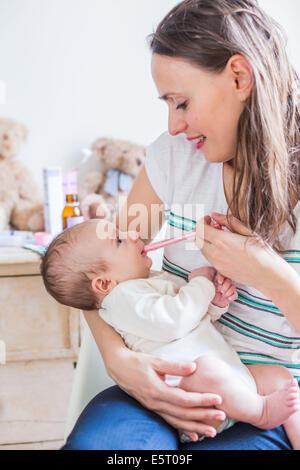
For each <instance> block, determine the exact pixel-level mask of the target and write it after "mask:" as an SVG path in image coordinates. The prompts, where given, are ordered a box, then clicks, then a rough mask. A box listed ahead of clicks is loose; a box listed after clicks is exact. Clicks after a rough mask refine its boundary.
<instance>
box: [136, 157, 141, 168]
mask: <svg viewBox="0 0 300 470" xmlns="http://www.w3.org/2000/svg"><path fill="white" fill-rule="evenodd" d="M136 163H137V164H138V166H140V165H141V164H142V160H140V159H139V158H137V159H136Z"/></svg>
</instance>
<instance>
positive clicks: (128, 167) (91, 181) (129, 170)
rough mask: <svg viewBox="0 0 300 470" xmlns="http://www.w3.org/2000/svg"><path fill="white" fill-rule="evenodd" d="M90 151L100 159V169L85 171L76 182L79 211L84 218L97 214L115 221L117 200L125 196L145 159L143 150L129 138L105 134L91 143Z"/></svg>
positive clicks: (119, 201)
mask: <svg viewBox="0 0 300 470" xmlns="http://www.w3.org/2000/svg"><path fill="white" fill-rule="evenodd" d="M92 152H93V155H94V157H95V158H96V159H97V160H98V161H99V162H100V170H99V171H91V172H90V173H88V175H87V176H86V177H85V179H84V180H83V181H82V183H81V184H80V185H79V199H80V201H81V208H82V212H83V215H84V217H85V219H87V218H90V217H94V216H95V215H96V216H98V217H105V218H107V219H109V220H114V216H115V214H116V212H118V208H119V207H118V205H119V203H122V201H123V198H126V196H127V194H128V192H129V190H130V188H131V186H132V182H133V180H134V178H135V177H136V176H137V174H138V173H139V171H140V169H141V168H142V165H143V164H144V162H145V155H146V149H145V147H143V146H141V145H137V144H134V143H132V142H129V141H125V140H117V139H109V138H105V137H104V138H101V139H98V140H96V141H95V142H94V144H93V145H92ZM120 197H122V199H120ZM95 207H96V208H97V210H96V211H94V210H93V208H95Z"/></svg>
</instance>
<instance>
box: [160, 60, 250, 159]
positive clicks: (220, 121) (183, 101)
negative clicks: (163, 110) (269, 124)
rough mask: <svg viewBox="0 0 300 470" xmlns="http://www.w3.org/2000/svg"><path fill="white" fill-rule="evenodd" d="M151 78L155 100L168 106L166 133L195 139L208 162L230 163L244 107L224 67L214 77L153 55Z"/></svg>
mask: <svg viewBox="0 0 300 470" xmlns="http://www.w3.org/2000/svg"><path fill="white" fill-rule="evenodd" d="M152 76H153V79H154V82H155V84H156V87H157V90H158V93H159V97H160V98H162V99H164V100H165V101H166V103H167V104H168V108H169V120H168V128H169V133H170V134H171V135H177V134H180V133H184V134H185V135H186V137H187V138H188V139H195V140H194V142H195V147H196V148H197V149H199V151H200V148H201V151H202V152H203V153H204V156H205V159H206V160H207V161H209V162H226V161H229V160H231V159H232V158H233V157H234V156H235V150H236V144H237V126H238V120H239V117H240V115H241V113H242V111H243V109H244V103H243V101H242V100H241V97H240V95H239V94H238V93H237V84H236V81H235V80H234V75H233V74H232V73H231V72H230V71H229V70H228V69H227V67H226V68H225V69H224V71H223V72H221V73H220V74H216V73H212V72H208V71H206V70H203V69H200V68H199V67H196V66H193V65H191V64H190V63H188V62H186V61H185V60H183V59H181V58H178V57H175V58H174V57H167V56H163V55H159V54H153V56H152ZM201 136H202V137H201ZM203 136H205V139H204V140H203ZM200 137H201V138H200ZM199 140H203V141H202V142H199Z"/></svg>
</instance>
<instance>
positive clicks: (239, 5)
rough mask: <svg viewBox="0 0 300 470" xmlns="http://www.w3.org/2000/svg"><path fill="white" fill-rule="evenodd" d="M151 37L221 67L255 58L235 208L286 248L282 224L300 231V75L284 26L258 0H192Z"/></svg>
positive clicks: (158, 47)
mask: <svg viewBox="0 0 300 470" xmlns="http://www.w3.org/2000/svg"><path fill="white" fill-rule="evenodd" d="M149 42H150V48H151V50H152V52H153V53H155V54H161V55H166V56H171V57H179V58H183V59H185V60H187V61H189V62H190V63H191V64H193V65H196V66H199V67H201V68H203V69H206V70H209V71H212V72H215V73H220V72H222V71H223V70H224V68H225V66H226V64H227V62H228V60H229V59H230V57H232V56H233V55H235V54H241V55H243V56H244V57H246V59H247V60H248V62H249V64H250V66H251V68H252V72H253V78H254V86H253V89H252V92H251V95H250V96H249V98H248V100H247V102H246V103H245V108H244V111H243V112H242V114H241V116H240V119H239V123H238V145H237V149H236V156H235V157H236V158H234V160H233V165H234V181H233V197H232V200H231V201H230V204H229V211H230V212H231V213H232V214H233V215H234V216H235V217H237V218H238V219H241V220H243V222H244V223H245V224H246V225H247V226H248V227H249V228H250V229H251V230H252V231H253V232H254V233H256V234H258V235H259V237H260V238H261V239H262V240H263V241H264V242H265V243H267V244H269V245H271V246H272V247H273V248H274V249H276V250H280V249H281V244H280V242H279V234H280V229H281V226H282V224H283V223H284V222H286V221H288V223H289V225H290V226H291V228H292V230H293V233H294V234H295V232H296V228H297V219H296V216H295V214H294V211H293V208H294V206H295V203H296V202H297V201H298V200H299V199H300V107H299V103H300V80H299V77H298V75H297V73H296V71H295V69H294V68H293V66H292V65H291V63H290V60H289V57H288V55H287V52H286V37H285V35H284V32H283V30H282V28H281V27H280V25H279V24H278V23H276V22H275V21H274V20H273V19H272V18H271V17H270V16H268V15H267V14H266V13H265V12H264V11H263V10H262V9H261V8H260V7H259V6H258V4H257V2H256V0H213V1H211V0H185V1H183V2H181V3H180V4H179V5H177V6H175V7H174V8H173V9H172V10H171V11H170V12H169V13H168V14H167V15H166V16H165V18H164V19H163V20H162V21H161V22H160V24H159V25H158V27H157V29H156V31H155V32H154V33H153V34H151V35H150V36H149ZM237 169H238V170H239V171H237ZM240 201H244V204H245V205H244V207H243V211H241V207H240ZM242 212H243V215H242Z"/></svg>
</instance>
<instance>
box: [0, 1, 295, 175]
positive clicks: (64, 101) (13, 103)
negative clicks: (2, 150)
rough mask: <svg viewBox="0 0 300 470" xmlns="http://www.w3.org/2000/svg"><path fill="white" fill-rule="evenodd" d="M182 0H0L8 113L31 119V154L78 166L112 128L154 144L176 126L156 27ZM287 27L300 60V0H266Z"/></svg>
mask: <svg viewBox="0 0 300 470" xmlns="http://www.w3.org/2000/svg"><path fill="white" fill-rule="evenodd" d="M177 3H178V1H177V0H0V57H1V66H0V79H2V80H4V81H5V83H6V96H7V98H6V104H0V116H9V117H13V118H16V119H19V120H21V121H22V122H24V123H25V124H26V125H27V126H28V127H29V129H30V138H29V141H28V143H27V144H26V146H25V147H24V148H23V151H22V154H21V158H22V159H23V161H24V162H25V163H26V164H27V165H29V166H30V168H31V169H32V171H33V173H34V175H35V177H36V178H37V179H38V181H39V183H40V184H41V169H42V168H43V167H44V166H51V165H61V166H63V168H64V169H69V168H71V167H72V166H73V165H74V164H75V163H76V162H77V161H78V160H79V158H80V153H79V151H80V149H81V148H82V147H87V146H89V145H90V144H91V142H92V141H93V140H94V139H95V138H97V137H101V136H104V135H108V136H113V137H116V138H124V139H129V140H133V141H135V142H137V143H141V144H145V145H147V144H149V143H150V142H151V141H152V140H153V139H155V137H156V136H157V135H159V134H160V133H161V132H163V131H164V130H165V129H166V127H167V108H166V106H165V104H164V103H161V102H159V100H158V99H157V92H156V89H155V86H154V84H153V83H152V79H151V75H150V53H149V50H148V46H147V45H146V40H145V38H146V36H147V35H148V34H149V33H151V32H152V31H153V29H154V28H155V26H156V25H157V23H158V21H159V20H160V19H161V18H162V17H163V15H164V14H165V13H166V12H167V11H168V10H169V9H170V8H171V7H173V6H174V5H175V4H177ZM260 3H261V5H262V6H264V7H265V9H266V10H267V11H269V12H270V13H271V14H273V15H274V17H275V18H276V19H278V21H280V22H281V23H282V24H283V25H284V26H285V27H286V29H287V33H288V35H289V38H290V49H291V53H292V56H293V57H294V62H295V63H296V61H297V60H298V62H297V67H298V69H299V70H300V59H299V54H298V44H299V39H300V33H299V29H298V25H297V20H298V18H299V17H300V2H299V0H285V1H282V0H260Z"/></svg>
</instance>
